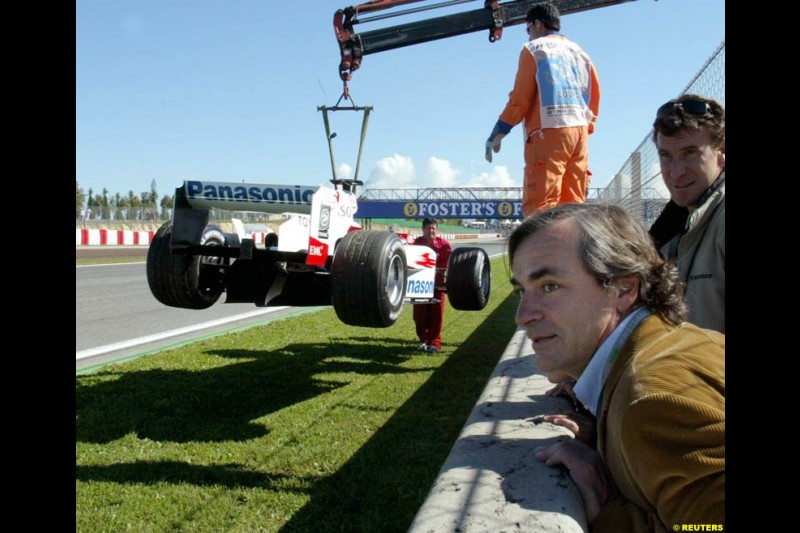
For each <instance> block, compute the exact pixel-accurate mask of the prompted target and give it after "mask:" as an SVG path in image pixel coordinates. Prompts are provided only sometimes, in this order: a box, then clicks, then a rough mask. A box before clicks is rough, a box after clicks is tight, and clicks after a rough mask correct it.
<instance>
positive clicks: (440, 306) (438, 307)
mask: <svg viewBox="0 0 800 533" xmlns="http://www.w3.org/2000/svg"><path fill="white" fill-rule="evenodd" d="M414 244H422V245H424V246H427V247H429V248H432V249H433V251H434V252H436V278H435V280H434V289H433V297H434V298H436V299H437V300H439V301H440V302H439V303H432V304H417V305H415V306H414V324H416V326H417V337H418V338H419V341H420V342H424V343H425V344H428V345H431V346H435V347H436V348H437V349H439V350H441V349H442V323H443V322H444V305H445V294H446V293H445V272H446V269H447V263H448V261H450V255H451V254H452V253H453V247H452V246H450V243H449V242H448V241H447V239H445V238H444V237H436V238H434V239H433V242H432V243H431V242H429V241H428V240H426V239H425V237H417V238H416V239H414Z"/></svg>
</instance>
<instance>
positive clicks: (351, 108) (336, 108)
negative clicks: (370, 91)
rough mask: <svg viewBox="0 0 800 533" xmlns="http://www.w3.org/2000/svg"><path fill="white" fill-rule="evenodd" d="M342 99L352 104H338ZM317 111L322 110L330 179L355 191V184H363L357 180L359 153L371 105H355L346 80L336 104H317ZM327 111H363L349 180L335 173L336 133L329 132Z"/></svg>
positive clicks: (359, 163)
mask: <svg viewBox="0 0 800 533" xmlns="http://www.w3.org/2000/svg"><path fill="white" fill-rule="evenodd" d="M342 99H344V100H350V102H351V103H352V105H350V106H342V105H339V104H340V103H341V101H342ZM317 111H322V120H323V121H324V123H325V138H326V139H327V140H328V151H329V152H330V155H331V173H332V175H333V179H331V183H333V184H334V185H340V184H341V185H342V186H343V187H344V189H345V190H347V191H352V192H355V186H356V185H363V184H364V183H363V182H362V181H359V180H358V172H359V170H360V168H361V154H362V153H363V150H364V140H365V139H366V137H367V125H368V124H369V114H370V112H371V111H372V106H357V105H355V102H353V99H352V98H351V97H350V92H349V90H348V88H347V81H345V82H344V92H342V95H341V96H340V97H339V100H337V101H336V105H334V106H333V107H329V106H317ZM328 111H332V112H335V111H363V112H364V118H363V119H362V121H361V140H360V142H359V144H358V159H357V161H356V171H355V174H354V175H353V178H352V179H349V180H341V179H339V177H338V176H337V175H336V160H335V158H334V155H333V138H334V137H336V133H331V126H330V121H329V119H328Z"/></svg>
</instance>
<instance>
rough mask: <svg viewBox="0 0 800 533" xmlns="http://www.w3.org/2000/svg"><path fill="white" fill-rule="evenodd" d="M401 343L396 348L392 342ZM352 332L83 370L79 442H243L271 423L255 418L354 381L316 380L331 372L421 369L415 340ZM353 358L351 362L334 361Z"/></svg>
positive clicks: (79, 380) (78, 402)
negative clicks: (215, 359)
mask: <svg viewBox="0 0 800 533" xmlns="http://www.w3.org/2000/svg"><path fill="white" fill-rule="evenodd" d="M387 343H388V344H389V345H390V346H393V345H396V346H397V348H396V349H390V350H387V349H386V345H387ZM381 346H382V348H381V350H376V348H375V346H374V339H372V338H368V337H364V338H352V337H350V338H348V339H346V342H325V343H309V344H290V345H287V346H286V347H284V348H283V349H282V350H277V351H269V352H267V351H258V350H224V351H218V352H215V353H214V355H218V356H221V357H225V358H230V359H243V361H242V362H239V363H235V364H230V365H225V366H222V367H218V368H212V369H209V370H203V371H199V372H190V371H186V370H161V369H157V370H147V371H142V372H126V373H123V374H121V375H120V376H119V378H118V379H109V380H108V381H102V380H103V379H108V376H109V374H113V372H109V373H105V374H102V375H89V376H78V377H77V384H78V386H77V388H76V422H75V432H76V439H77V441H78V442H92V443H106V442H110V441H112V440H115V439H118V438H121V437H123V436H125V435H127V434H129V433H131V432H133V433H135V434H136V436H137V437H139V438H143V439H150V440H156V441H171V442H223V441H243V440H248V439H253V438H256V437H260V436H263V435H264V434H266V432H267V430H266V429H265V428H264V427H263V426H261V425H258V424H253V423H252V422H251V421H252V420H254V419H257V418H260V417H262V416H264V415H266V414H269V413H272V412H274V411H278V410H280V409H283V408H285V407H287V406H289V405H292V404H295V403H297V402H301V401H304V400H307V399H309V398H312V397H314V396H317V395H319V394H323V393H325V392H330V391H331V390H334V389H335V388H338V387H340V386H344V385H346V383H342V384H337V383H335V382H331V381H322V380H319V379H315V377H314V376H315V375H317V374H321V373H329V372H354V373H358V374H388V373H405V372H412V371H413V372H417V371H419V370H418V369H417V370H408V369H405V368H402V367H401V366H400V364H401V363H402V362H403V361H405V360H406V359H407V358H408V357H409V356H410V355H411V354H412V353H413V351H412V348H410V347H409V346H408V340H407V339H388V340H387V339H382V340H381ZM345 356H346V357H347V359H348V360H347V361H346V362H342V361H331V358H333V357H345Z"/></svg>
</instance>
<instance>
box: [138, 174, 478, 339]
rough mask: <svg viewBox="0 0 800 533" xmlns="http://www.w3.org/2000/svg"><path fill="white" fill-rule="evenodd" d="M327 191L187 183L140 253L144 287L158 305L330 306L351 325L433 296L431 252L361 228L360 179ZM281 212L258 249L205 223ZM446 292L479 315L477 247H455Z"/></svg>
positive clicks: (393, 316) (389, 320) (385, 319)
mask: <svg viewBox="0 0 800 533" xmlns="http://www.w3.org/2000/svg"><path fill="white" fill-rule="evenodd" d="M331 182H332V183H333V184H334V188H330V187H324V186H320V187H305V186H287V185H262V184H253V183H220V182H204V181H186V182H184V184H183V185H182V186H181V187H178V188H177V189H176V190H175V207H174V212H173V217H172V220H171V221H170V222H167V223H165V224H164V225H163V226H161V228H159V230H158V231H157V232H156V234H155V236H154V238H153V240H152V242H151V243H150V249H149V250H148V254H147V281H148V284H149V286H150V291H151V292H152V293H153V296H155V297H156V299H157V300H158V301H159V302H161V303H162V304H164V305H168V306H172V307H180V308H184V309H205V308H208V307H210V306H211V305H213V304H214V303H215V302H217V300H218V299H219V297H220V296H221V295H222V293H223V292H224V293H226V294H227V297H226V300H225V303H241V302H252V303H254V304H255V305H256V306H258V307H271V306H300V307H302V306H320V305H332V306H333V308H334V310H335V311H336V314H337V316H338V317H339V319H340V320H341V321H342V322H344V323H346V324H350V325H353V326H362V327H373V328H380V327H388V326H391V325H392V324H394V323H395V321H397V318H398V317H399V315H400V312H401V310H402V306H403V304H413V305H425V304H430V303H434V302H438V300H437V299H435V298H434V280H435V274H436V253H435V252H434V251H433V250H432V249H431V248H429V247H427V246H420V245H414V244H411V243H410V242H409V241H410V239H408V238H405V239H402V238H401V236H400V235H398V234H395V233H392V232H390V231H368V230H362V229H360V226H359V225H358V224H357V223H355V221H354V219H353V217H354V215H355V214H356V212H357V210H358V204H357V200H356V195H355V188H356V185H360V184H361V182H359V181H357V180H339V179H333V180H331ZM212 208H217V209H226V210H231V211H245V212H264V213H279V214H284V216H285V217H286V220H285V221H284V222H283V223H282V224H281V225H280V228H279V231H278V232H277V233H269V234H267V236H266V237H265V238H264V243H263V245H261V244H259V245H256V243H255V240H254V239H253V238H252V236H251V237H248V236H247V235H246V233H245V231H244V227H243V224H242V223H241V221H240V220H237V219H234V220H233V227H234V230H235V231H234V232H233V233H227V232H224V231H222V229H221V228H220V227H219V226H217V225H214V224H209V212H210V209H212ZM445 283H446V285H445V287H444V288H445V290H446V292H447V294H448V296H449V299H450V303H451V305H452V306H453V307H454V308H455V309H459V310H465V311H479V310H481V309H483V308H484V307H485V306H486V303H487V301H488V299H489V293H490V264H489V257H488V255H487V254H486V252H485V251H484V250H483V249H481V248H470V247H460V248H456V249H454V250H453V254H452V255H451V256H450V260H449V262H448V267H447V276H446V282H445Z"/></svg>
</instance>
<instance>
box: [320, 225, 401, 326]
mask: <svg viewBox="0 0 800 533" xmlns="http://www.w3.org/2000/svg"><path fill="white" fill-rule="evenodd" d="M407 268H408V267H407V262H406V254H405V248H404V246H403V243H402V241H401V240H400V238H399V237H398V236H397V235H395V234H394V233H390V232H388V231H367V230H358V231H353V232H350V233H348V234H347V235H345V236H344V238H342V240H341V241H340V242H339V244H338V245H337V246H336V251H335V252H334V256H333V264H332V266H331V303H332V304H333V309H334V310H335V311H336V315H337V316H338V317H339V320H341V321H342V322H344V323H345V324H349V325H351V326H361V327H367V328H386V327H389V326H391V325H392V324H394V323H395V322H396V321H397V318H398V317H399V316H400V311H402V309H403V299H404V298H405V295H406V277H407V274H408V270H407Z"/></svg>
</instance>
